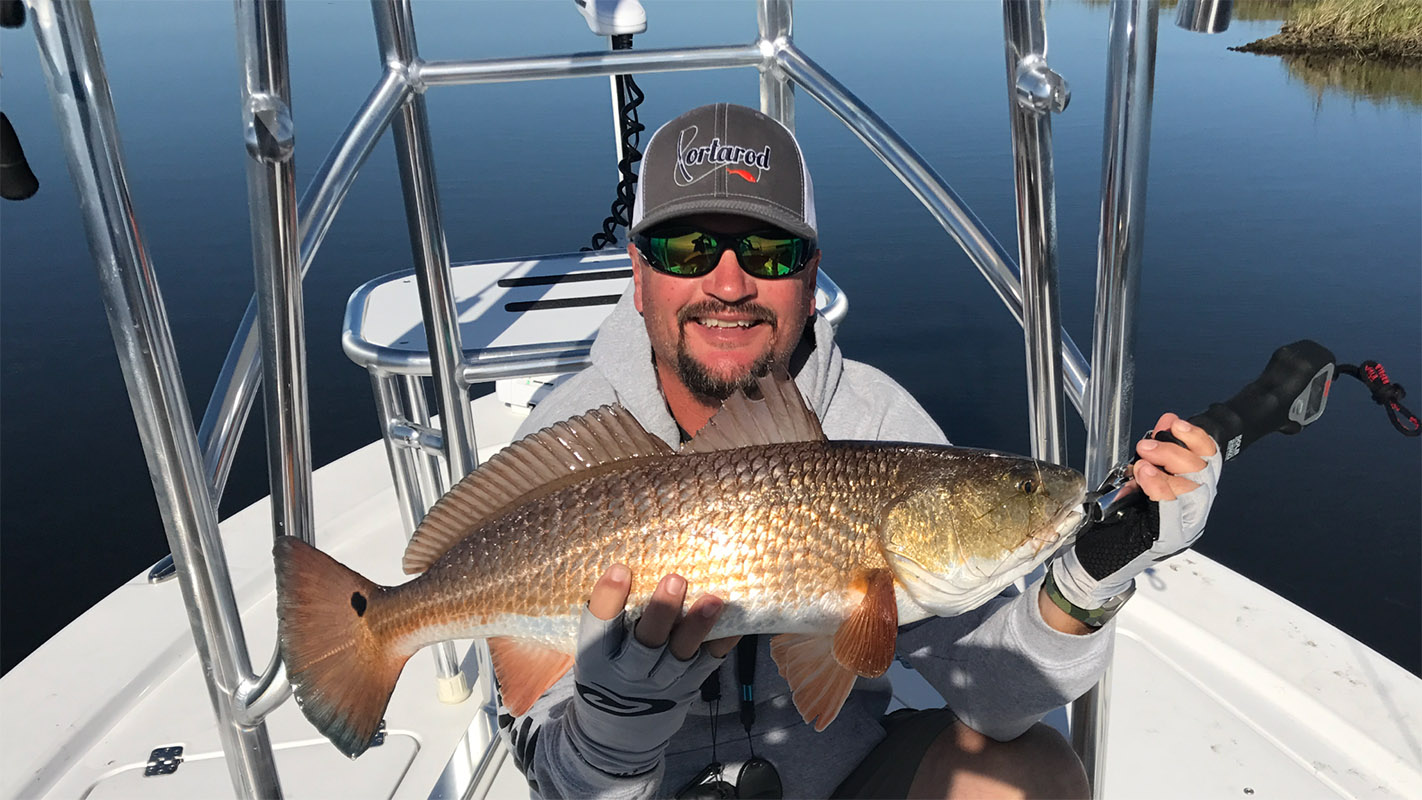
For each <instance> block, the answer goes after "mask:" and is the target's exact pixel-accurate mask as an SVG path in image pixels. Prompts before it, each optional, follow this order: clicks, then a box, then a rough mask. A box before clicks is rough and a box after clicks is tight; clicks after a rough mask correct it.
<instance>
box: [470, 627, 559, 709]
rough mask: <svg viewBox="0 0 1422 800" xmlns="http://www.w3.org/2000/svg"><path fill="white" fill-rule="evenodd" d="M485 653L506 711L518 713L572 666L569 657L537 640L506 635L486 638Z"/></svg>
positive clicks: (530, 705)
mask: <svg viewBox="0 0 1422 800" xmlns="http://www.w3.org/2000/svg"><path fill="white" fill-rule="evenodd" d="M489 655H490V656H491V657H492V658H493V662H494V677H495V678H497V679H498V681H499V695H500V696H501V697H502V698H503V701H504V707H505V708H507V709H508V710H509V713H511V714H513V715H514V716H516V717H521V716H523V715H524V714H527V713H528V709H530V708H532V707H533V704H534V702H536V701H537V700H538V698H540V697H542V696H543V693H544V692H546V691H548V690H549V689H550V688H552V686H553V684H555V683H557V682H558V679H559V678H561V677H563V673H565V672H567V671H568V668H569V667H571V666H573V657H572V656H570V655H568V654H567V653H560V652H558V651H557V650H550V649H549V648H547V647H544V646H542V645H539V644H535V643H533V642H530V641H527V640H524V639H512V638H509V637H506V636H496V637H493V638H491V639H489Z"/></svg>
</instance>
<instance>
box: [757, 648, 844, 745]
mask: <svg viewBox="0 0 1422 800" xmlns="http://www.w3.org/2000/svg"><path fill="white" fill-rule="evenodd" d="M833 648H834V637H833V636H825V635H819V634H807V633H782V634H780V635H779V636H776V637H775V638H773V639H771V640H770V656H771V658H773V659H775V665H776V666H777V667H778V668H779V669H780V675H781V677H783V678H785V681H786V682H787V683H789V684H790V689H791V690H792V691H793V692H794V694H793V695H791V699H792V700H793V701H794V703H795V709H796V710H797V711H799V712H800V717H801V718H802V719H804V720H805V723H806V724H808V725H813V726H815V730H816V731H823V730H824V729H825V728H827V727H829V724H830V723H831V722H834V718H835V717H837V716H839V710H840V709H841V708H843V707H844V700H845V698H847V697H849V691H850V690H851V689H853V688H854V681H855V680H856V679H857V677H858V676H856V675H855V674H854V671H853V670H850V669H847V668H846V667H844V666H842V665H840V663H839V662H838V661H835V658H834V653H833Z"/></svg>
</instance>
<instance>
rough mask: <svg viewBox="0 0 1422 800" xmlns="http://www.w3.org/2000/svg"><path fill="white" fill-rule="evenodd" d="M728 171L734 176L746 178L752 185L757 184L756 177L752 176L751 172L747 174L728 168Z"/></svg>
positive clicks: (741, 170)
mask: <svg viewBox="0 0 1422 800" xmlns="http://www.w3.org/2000/svg"><path fill="white" fill-rule="evenodd" d="M726 171H727V172H729V173H731V174H732V175H739V176H741V177H742V178H745V179H746V180H748V181H750V182H751V183H755V182H756V178H755V176H754V175H752V174H750V173H749V172H746V171H745V170H743V169H732V168H731V167H726Z"/></svg>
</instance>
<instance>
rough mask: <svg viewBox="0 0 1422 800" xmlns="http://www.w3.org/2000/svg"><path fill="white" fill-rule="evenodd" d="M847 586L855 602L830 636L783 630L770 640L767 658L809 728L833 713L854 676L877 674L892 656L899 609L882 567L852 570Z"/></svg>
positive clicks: (827, 720)
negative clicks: (768, 657) (850, 611)
mask: <svg viewBox="0 0 1422 800" xmlns="http://www.w3.org/2000/svg"><path fill="white" fill-rule="evenodd" d="M850 589H851V590H852V591H855V592H858V593H860V594H861V597H860V601H859V605H858V606H856V607H855V609H854V611H853V612H852V613H851V614H850V615H849V618H848V619H846V620H845V621H844V622H842V623H840V626H839V630H837V631H835V633H833V634H807V633H785V634H781V635H779V636H776V637H775V638H774V639H771V640H770V656H771V658H773V659H775V665H776V666H777V667H778V668H779V669H780V674H781V676H782V677H784V678H785V682H786V683H788V684H790V689H791V691H792V692H793V693H794V694H793V695H792V698H791V699H792V700H793V702H794V703H795V709H796V710H797V711H799V712H800V716H801V717H802V718H803V719H804V720H805V722H806V723H807V724H810V725H813V726H815V730H817V731H822V730H824V729H825V728H826V727H827V726H828V725H829V724H830V723H831V722H833V721H834V718H835V717H836V716H838V715H839V710H840V708H841V707H842V706H843V705H844V700H845V698H846V697H848V696H849V692H850V690H851V689H853V688H854V680H855V678H856V677H859V676H863V677H865V678H875V677H878V676H880V675H883V674H884V672H885V671H886V670H888V668H889V665H890V664H892V663H893V660H894V647H895V644H896V643H897V639H898V631H899V611H898V605H897V603H896V602H895V599H894V577H893V574H892V573H890V572H889V570H887V569H861V570H857V571H856V572H855V574H854V576H853V578H852V579H851V580H850Z"/></svg>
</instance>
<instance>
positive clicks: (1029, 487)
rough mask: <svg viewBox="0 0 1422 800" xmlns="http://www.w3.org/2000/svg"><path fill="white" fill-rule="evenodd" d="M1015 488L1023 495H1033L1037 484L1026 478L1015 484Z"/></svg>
mask: <svg viewBox="0 0 1422 800" xmlns="http://www.w3.org/2000/svg"><path fill="white" fill-rule="evenodd" d="M1017 488H1018V489H1021V490H1022V493H1023V494H1033V493H1035V492H1036V491H1037V482H1036V481H1034V480H1032V479H1031V478H1027V479H1026V480H1024V481H1022V482H1021V483H1019V484H1017Z"/></svg>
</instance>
